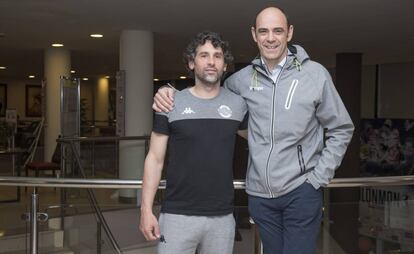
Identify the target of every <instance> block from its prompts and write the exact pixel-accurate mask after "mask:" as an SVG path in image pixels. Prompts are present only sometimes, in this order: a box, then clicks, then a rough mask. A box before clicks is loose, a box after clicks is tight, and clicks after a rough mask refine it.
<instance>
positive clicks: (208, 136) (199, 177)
mask: <svg viewBox="0 0 414 254" xmlns="http://www.w3.org/2000/svg"><path fill="white" fill-rule="evenodd" d="M184 60H185V63H186V65H187V67H188V69H189V70H190V71H191V72H192V73H193V74H194V78H195V85H194V86H193V87H191V88H187V89H184V90H183V91H179V92H177V93H176V97H175V108H174V109H173V110H172V111H171V112H169V113H157V114H156V115H155V118H154V125H153V132H152V134H151V145H150V150H149V152H148V155H147V158H146V160H145V166H144V184H143V191H142V204H141V223H140V229H141V231H142V232H143V234H144V236H145V238H146V239H147V240H157V239H160V243H159V244H158V253H160V254H165V253H169V254H176V253H177V254H194V253H195V252H197V253H199V254H209V253H211V254H213V253H214V254H216V253H224V254H230V253H232V250H233V242H234V240H233V239H234V228H235V225H234V218H233V215H232V212H233V174H232V161H233V151H234V145H235V138H236V134H237V132H242V131H240V129H243V127H245V124H243V123H245V121H243V120H245V115H246V112H247V108H246V104H245V102H244V100H243V99H242V98H241V97H240V96H238V95H236V94H234V93H232V92H230V91H228V90H227V89H225V88H222V87H220V79H221V77H222V75H223V73H224V71H225V70H226V67H227V64H228V63H229V62H230V61H231V60H232V56H231V54H230V52H229V50H228V45H227V43H226V42H224V41H223V40H222V39H221V38H220V36H219V35H218V34H216V33H212V32H203V33H200V34H198V35H197V36H196V37H195V38H194V39H193V41H192V42H191V43H190V44H189V45H188V47H187V49H186V51H185V53H184ZM241 134H242V135H243V134H244V135H245V133H244V132H242V133H241ZM167 146H168V148H169V157H168V168H167V188H166V196H165V199H164V202H163V204H162V208H161V215H160V222H159V224H158V221H157V218H156V217H155V216H154V214H153V213H152V205H153V199H154V196H155V193H156V190H157V187H158V184H159V181H160V178H161V171H162V168H163V164H164V159H165V152H166V150H167Z"/></svg>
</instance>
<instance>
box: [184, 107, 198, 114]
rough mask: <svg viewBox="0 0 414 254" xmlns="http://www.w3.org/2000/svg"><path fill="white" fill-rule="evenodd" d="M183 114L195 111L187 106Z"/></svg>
mask: <svg viewBox="0 0 414 254" xmlns="http://www.w3.org/2000/svg"><path fill="white" fill-rule="evenodd" d="M181 114H182V115H189V114H195V112H194V110H192V109H191V108H190V107H188V108H185V109H184V111H183V112H182V113H181Z"/></svg>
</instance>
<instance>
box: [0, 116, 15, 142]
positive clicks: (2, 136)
mask: <svg viewBox="0 0 414 254" xmlns="http://www.w3.org/2000/svg"><path fill="white" fill-rule="evenodd" d="M12 135H13V126H11V125H9V124H8V123H6V122H0V146H2V147H7V146H8V139H9V138H10V137H12Z"/></svg>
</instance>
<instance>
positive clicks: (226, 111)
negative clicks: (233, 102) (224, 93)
mask: <svg viewBox="0 0 414 254" xmlns="http://www.w3.org/2000/svg"><path fill="white" fill-rule="evenodd" d="M217 111H218V113H219V114H220V115H221V116H222V117H224V118H229V117H231V115H232V113H233V112H232V111H231V108H230V107H229V106H227V105H221V106H220V107H219V108H218V109H217Z"/></svg>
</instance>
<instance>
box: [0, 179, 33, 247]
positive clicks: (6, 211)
mask: <svg viewBox="0 0 414 254" xmlns="http://www.w3.org/2000/svg"><path fill="white" fill-rule="evenodd" d="M0 193H1V195H0V196H1V198H0V213H1V216H0V253H11V252H14V251H25V250H26V249H27V248H28V246H29V242H28V234H27V233H28V230H29V224H28V223H27V222H26V220H25V218H26V213H27V212H28V209H30V208H29V206H30V199H29V200H28V199H27V198H22V199H17V197H16V195H17V190H16V187H6V186H0Z"/></svg>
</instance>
